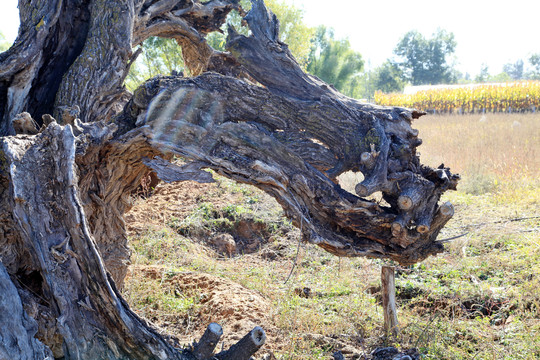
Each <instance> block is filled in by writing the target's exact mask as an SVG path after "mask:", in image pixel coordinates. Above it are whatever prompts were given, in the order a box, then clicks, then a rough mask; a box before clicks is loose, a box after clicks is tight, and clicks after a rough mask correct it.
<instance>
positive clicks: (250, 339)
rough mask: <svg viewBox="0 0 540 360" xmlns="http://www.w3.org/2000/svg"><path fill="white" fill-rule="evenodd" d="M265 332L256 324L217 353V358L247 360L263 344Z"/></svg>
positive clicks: (220, 359)
mask: <svg viewBox="0 0 540 360" xmlns="http://www.w3.org/2000/svg"><path fill="white" fill-rule="evenodd" d="M265 341H266V334H265V332H264V330H263V329H262V328H261V327H259V326H257V327H255V328H254V329H253V330H251V331H250V332H249V333H248V334H247V335H246V336H244V337H243V338H242V339H240V341H238V342H237V343H236V344H234V345H233V346H231V348H230V349H229V350H227V351H225V352H222V353H219V354H217V355H216V356H215V357H216V358H217V359H218V360H249V359H251V356H252V355H253V354H255V353H256V352H257V350H259V349H260V348H261V346H263V345H264V343H265Z"/></svg>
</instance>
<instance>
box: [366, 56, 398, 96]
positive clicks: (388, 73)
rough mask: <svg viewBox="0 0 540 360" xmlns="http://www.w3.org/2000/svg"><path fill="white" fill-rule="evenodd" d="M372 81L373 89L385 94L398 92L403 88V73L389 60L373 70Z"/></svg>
mask: <svg viewBox="0 0 540 360" xmlns="http://www.w3.org/2000/svg"><path fill="white" fill-rule="evenodd" d="M372 79H373V89H374V90H380V91H382V92H385V93H391V92H400V91H403V88H404V87H405V81H404V74H403V71H401V69H400V68H399V66H397V65H396V64H395V63H393V62H391V61H390V60H387V61H385V62H384V63H383V64H382V65H381V66H379V67H378V68H377V69H375V71H374V72H373V75H372Z"/></svg>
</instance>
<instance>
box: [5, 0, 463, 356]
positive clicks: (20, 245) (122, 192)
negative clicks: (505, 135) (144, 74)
mask: <svg viewBox="0 0 540 360" xmlns="http://www.w3.org/2000/svg"><path fill="white" fill-rule="evenodd" d="M252 5H253V6H252V9H251V10H250V12H249V13H247V14H245V13H244V11H243V10H242V9H240V7H239V5H238V2H237V1H236V0H228V1H227V0H212V1H208V2H204V3H203V2H200V1H193V0H160V1H157V0H123V1H120V2H114V4H113V3H112V2H111V1H110V0H77V1H74V2H64V1H60V0H58V1H43V0H20V2H19V8H20V10H21V23H22V26H21V29H20V31H19V36H18V38H17V41H16V43H15V44H14V46H13V47H12V48H11V49H9V50H8V51H7V52H4V53H2V54H0V195H2V196H1V198H0V208H1V209H2V211H1V212H0V261H1V263H0V286H3V288H5V289H7V290H6V292H7V293H9V297H8V298H6V299H4V298H3V299H2V302H1V303H0V306H6V307H9V308H13V309H20V308H21V306H22V310H21V311H19V310H17V311H16V312H14V313H13V314H14V316H16V315H15V314H19V313H20V314H21V316H16V317H10V316H7V317H5V318H4V317H0V324H1V325H3V328H4V329H13V330H12V332H11V333H10V335H12V336H16V337H17V338H19V339H21V341H19V342H18V344H19V345H18V348H17V350H14V348H13V347H10V346H12V343H10V342H8V340H2V341H0V355H1V354H2V351H4V352H7V353H8V354H10V355H11V354H15V352H14V351H17V353H16V354H17V355H19V357H20V358H29V359H33V358H44V357H46V356H54V357H57V358H58V357H65V358H66V359H68V358H79V359H95V358H103V359H108V358H110V359H118V358H126V359H127V358H129V359H148V358H159V359H166V358H167V359H193V358H199V357H201V356H203V355H200V354H201V353H202V354H207V353H210V352H211V350H212V349H210V350H209V347H205V348H204V350H201V349H202V348H201V347H199V348H198V350H200V351H198V352H197V354H199V355H194V354H193V353H192V352H191V351H190V350H189V349H185V350H183V351H179V350H178V349H174V348H173V347H172V346H170V345H169V344H168V343H167V342H166V341H165V340H163V338H162V337H161V335H160V334H158V333H157V332H156V331H154V330H152V328H151V327H150V326H149V325H148V324H146V323H145V322H144V321H143V320H141V319H139V318H138V317H137V316H136V315H135V314H134V313H132V312H131V311H130V310H129V308H128V306H127V305H126V304H125V302H124V301H123V300H122V298H121V296H120V295H119V293H118V290H117V288H121V286H122V282H123V279H124V276H125V274H126V269H127V266H128V264H129V251H128V248H127V238H126V234H125V225H124V222H123V214H124V213H125V212H126V211H128V210H129V208H130V206H131V203H130V194H131V193H132V192H133V190H134V189H136V188H137V186H138V185H139V184H140V181H141V178H142V177H143V176H144V175H145V174H146V173H147V172H148V171H149V168H152V169H154V170H155V171H156V172H157V173H158V174H159V175H160V176H162V177H163V178H164V179H165V180H167V181H182V180H185V179H196V180H198V181H205V182H207V181H212V179H211V177H210V175H209V174H208V173H206V172H204V171H203V169H205V168H206V169H213V170H215V171H216V172H218V173H219V174H222V175H224V176H227V177H229V178H231V179H234V180H236V181H239V182H243V183H248V184H252V185H254V186H257V187H259V188H261V189H262V190H264V191H266V192H267V193H269V194H270V195H272V196H274V197H275V198H276V199H277V200H278V202H279V203H280V204H281V206H282V207H283V209H284V210H285V213H286V215H287V216H288V217H289V218H290V219H292V221H293V223H294V224H295V225H296V226H298V227H299V228H300V229H302V234H303V237H304V240H306V241H309V242H311V243H313V244H316V245H318V246H321V247H322V248H324V249H326V250H327V251H329V252H331V253H333V254H336V255H339V256H366V257H373V258H389V259H393V260H395V261H398V262H400V263H402V264H412V263H415V262H418V261H421V260H423V259H425V258H426V257H427V256H430V255H433V254H436V253H438V252H440V251H442V249H443V247H442V244H440V243H438V242H437V240H436V238H437V235H438V233H439V231H440V230H441V228H442V227H443V226H444V225H445V223H446V222H447V221H448V220H449V219H450V218H451V216H452V215H453V207H452V206H451V204H449V203H446V204H439V199H440V196H441V194H442V193H443V192H444V191H446V190H449V189H455V187H456V185H457V181H458V179H459V178H458V176H456V175H453V174H452V173H451V172H450V170H449V169H448V168H445V167H444V166H441V167H440V168H439V169H432V168H429V167H426V166H423V165H422V164H420V161H419V158H418V156H417V154H416V148H417V147H418V146H419V145H420V144H421V140H420V139H419V138H418V135H419V134H418V131H417V130H415V129H413V128H412V121H413V120H414V119H416V118H418V117H419V116H421V115H422V113H419V112H417V111H414V110H410V109H403V108H389V107H379V106H374V105H370V104H364V103H361V102H358V101H357V100H354V99H350V98H347V97H345V96H343V95H341V94H340V93H338V92H337V91H336V90H335V89H333V88H332V87H331V86H329V85H327V84H325V83H324V82H322V81H321V80H320V79H318V78H316V77H313V76H310V75H308V74H305V73H304V72H303V71H302V70H301V68H300V67H299V66H298V64H297V63H296V61H295V59H294V57H293V56H292V55H291V53H290V51H289V50H288V48H287V46H286V44H283V43H282V42H280V41H279V38H278V35H277V34H278V33H279V31H278V27H279V24H278V22H277V19H276V18H275V16H274V15H273V14H271V13H270V12H269V11H268V10H267V9H266V7H265V6H264V3H263V2H262V1H261V0H253V4H252ZM232 10H237V11H239V12H240V13H241V14H242V15H245V20H246V22H247V24H248V25H249V27H250V30H251V36H249V37H246V36H243V35H239V34H238V33H237V32H236V31H234V29H230V31H229V38H228V39H227V46H226V47H227V49H228V52H225V53H222V52H217V51H215V50H213V49H212V48H211V47H210V46H208V44H207V43H206V41H205V38H204V37H205V35H206V34H208V33H210V32H212V31H216V30H218V29H219V27H220V26H221V25H222V24H223V23H224V21H225V18H226V15H227V14H228V13H229V12H230V11H232ZM148 36H165V37H172V38H175V39H176V40H177V41H178V42H179V44H181V45H182V48H183V50H182V51H183V56H184V59H185V63H186V65H187V66H188V68H189V70H190V73H191V74H192V75H197V76H195V77H191V78H183V77H173V76H168V77H165V76H161V77H157V78H154V79H151V80H149V81H148V82H146V83H145V84H143V85H142V86H141V87H140V88H139V89H137V90H136V91H135V94H133V95H131V94H129V93H127V92H126V91H125V90H124V88H123V87H122V82H123V80H124V78H125V76H126V74H127V71H128V68H129V64H130V63H131V61H132V60H133V58H134V56H135V54H134V52H133V51H132V48H133V47H134V46H136V45H137V44H140V43H141V42H142V41H143V40H144V39H145V38H147V37H148ZM23 111H26V112H27V113H26V114H25V113H23ZM50 114H52V116H51V115H50ZM55 118H56V119H57V120H55ZM16 129H17V132H18V133H19V134H18V135H17V136H14V135H15V132H16V131H15V130H16ZM173 154H177V155H181V156H183V157H184V158H186V159H188V160H190V161H191V163H189V164H188V165H186V166H183V167H174V166H171V165H169V164H168V163H167V160H166V159H169V158H170V157H171V155H173ZM346 171H361V172H362V173H363V174H364V176H365V179H364V180H363V181H362V182H361V183H360V184H358V185H357V186H356V194H351V193H348V192H346V191H344V190H343V189H342V188H341V187H340V186H339V184H337V177H338V176H339V175H340V174H342V173H343V172H346ZM378 191H381V192H382V194H383V198H384V199H385V200H386V202H387V203H388V204H389V205H390V206H381V205H379V204H377V203H375V202H373V201H370V200H367V199H366V198H365V197H367V196H368V195H371V194H373V193H374V192H378ZM4 267H5V269H6V271H3V268H4ZM14 289H16V291H14ZM254 331H255V330H254ZM20 334H22V335H20ZM253 334H254V333H253ZM253 334H252V333H250V334H248V335H247V336H246V337H245V338H244V340H245V339H247V340H245V341H244V342H242V343H241V344H238V346H236V347H233V348H232V349H231V350H229V351H228V352H224V353H220V354H218V357H219V358H231V357H233V358H234V357H235V356H236V355H235V354H242V355H241V356H242V357H245V358H249V357H250V356H251V355H252V353H253V352H254V351H256V350H257V349H258V348H259V347H260V345H261V343H260V341H264V333H261V332H260V329H258V328H257V329H256V336H254V335H253ZM19 335H20V336H19ZM3 339H7V338H6V337H3ZM249 339H251V340H253V339H255V340H256V341H248V340H249ZM205 342H206V340H201V344H202V343H205ZM209 343H213V341H210V342H209ZM242 344H244V345H242ZM51 354H52V355H51ZM204 356H206V355H204Z"/></svg>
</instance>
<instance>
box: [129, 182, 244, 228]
mask: <svg viewBox="0 0 540 360" xmlns="http://www.w3.org/2000/svg"><path fill="white" fill-rule="evenodd" d="M217 193H220V196H213V195H216V194H217ZM237 197H238V196H236V195H235V194H231V193H226V194H221V192H220V191H219V188H218V185H217V184H216V183H211V184H199V183H197V182H194V181H183V182H177V183H173V184H166V183H161V184H159V185H158V186H157V187H156V189H155V190H154V192H153V194H152V196H150V197H148V198H146V199H141V200H140V201H137V202H136V203H135V205H134V206H133V208H132V209H131V211H129V212H128V213H127V214H126V215H125V221H126V225H127V229H128V233H129V234H130V235H134V234H141V233H143V232H145V231H147V230H148V228H151V227H153V226H155V227H161V226H164V225H166V224H167V223H168V222H169V221H171V219H184V218H186V217H187V216H188V215H189V214H190V213H191V212H192V211H193V209H195V208H196V207H197V205H198V204H199V203H201V202H203V201H205V200H207V199H211V201H212V203H213V204H214V205H215V206H219V205H223V206H224V205H226V204H230V203H232V202H234V201H235V198H237Z"/></svg>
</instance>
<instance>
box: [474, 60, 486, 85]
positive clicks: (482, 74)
mask: <svg viewBox="0 0 540 360" xmlns="http://www.w3.org/2000/svg"><path fill="white" fill-rule="evenodd" d="M489 76H490V75H489V67H488V66H487V64H482V67H481V68H480V73H479V74H478V75H477V76H476V77H475V78H474V81H475V82H477V83H483V82H486V81H488V79H489Z"/></svg>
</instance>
